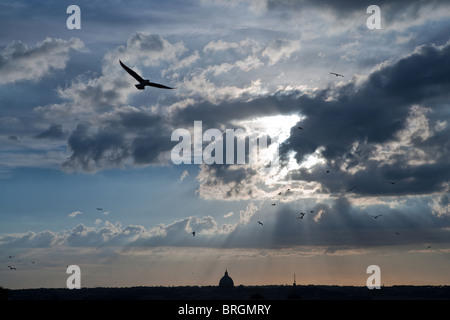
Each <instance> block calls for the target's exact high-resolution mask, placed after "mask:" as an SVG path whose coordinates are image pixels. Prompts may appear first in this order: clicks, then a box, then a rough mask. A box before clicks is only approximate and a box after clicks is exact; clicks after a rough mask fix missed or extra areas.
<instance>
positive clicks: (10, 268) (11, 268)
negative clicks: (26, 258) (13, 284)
mask: <svg viewBox="0 0 450 320" xmlns="http://www.w3.org/2000/svg"><path fill="white" fill-rule="evenodd" d="M8 268H9V270H17V269H16V268H13V267H11V266H8Z"/></svg>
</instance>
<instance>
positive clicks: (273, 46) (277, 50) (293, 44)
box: [262, 39, 300, 65]
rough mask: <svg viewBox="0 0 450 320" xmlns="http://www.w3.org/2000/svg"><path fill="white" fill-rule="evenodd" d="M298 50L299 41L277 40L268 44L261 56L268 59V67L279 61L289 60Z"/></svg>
mask: <svg viewBox="0 0 450 320" xmlns="http://www.w3.org/2000/svg"><path fill="white" fill-rule="evenodd" d="M299 50H300V40H288V39H277V40H274V41H272V42H271V43H269V45H268V46H267V47H266V48H265V49H264V51H263V52H262V56H263V57H267V58H269V65H274V64H276V63H277V62H279V61H281V60H285V59H289V58H290V57H291V55H292V54H293V53H294V52H297V51H299Z"/></svg>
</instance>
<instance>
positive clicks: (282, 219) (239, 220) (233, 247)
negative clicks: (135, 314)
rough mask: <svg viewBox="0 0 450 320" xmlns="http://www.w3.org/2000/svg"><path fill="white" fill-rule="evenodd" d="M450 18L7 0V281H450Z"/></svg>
mask: <svg viewBox="0 0 450 320" xmlns="http://www.w3.org/2000/svg"><path fill="white" fill-rule="evenodd" d="M72 4H76V5H78V7H79V8H80V20H79V22H80V29H74V28H68V24H67V22H68V20H69V22H70V21H72V20H71V17H72V11H69V13H67V8H68V7H69V6H70V5H72ZM374 4H375V5H377V6H378V7H379V9H380V11H379V13H380V14H379V21H380V28H369V26H370V23H369V24H368V22H370V21H373V20H372V19H378V17H377V16H376V14H375V13H374V12H373V11H369V13H368V12H367V8H368V7H369V6H370V5H374ZM69 25H70V24H69ZM449 35H450V3H448V2H447V1H418V0H412V1H411V0H408V1H385V0H379V1H370V2H369V1H348V0H345V1H331V0H315V1H310V0H282V1H272V0H261V1H256V0H236V1H225V0H199V1H194V0H188V1H164V2H161V1H158V2H157V1H127V2H125V1H119V0H117V1H109V2H107V3H105V2H101V1H77V3H73V2H68V1H39V2H37V1H36V2H30V1H4V0H1V1H0V222H1V223H0V286H3V287H6V288H11V289H16V288H41V287H48V288H53V287H55V288H64V287H66V280H67V278H68V277H69V274H67V273H66V270H67V266H69V265H78V266H79V267H80V270H81V285H82V286H83V287H130V286H197V285H198V286H207V285H217V284H218V282H219V280H220V278H221V277H222V275H223V273H224V271H225V270H228V273H229V275H230V276H231V277H232V278H233V280H234V283H235V284H236V285H240V284H242V285H272V284H292V282H293V278H294V274H295V275H296V282H297V284H317V285H319V284H323V285H355V286H365V285H366V280H367V278H368V277H369V276H370V274H368V273H367V272H366V271H367V268H368V266H370V265H377V266H379V267H380V271H381V283H382V284H383V285H449V284H450V274H449V272H448V270H449V267H450V198H449V197H450V194H449V193H450V160H449V159H450V139H449V137H450V104H449V101H450V100H449V98H450V76H449V74H450V36H449ZM119 59H120V60H121V61H122V62H123V63H125V64H126V65H127V66H129V67H130V68H132V69H133V70H135V71H136V72H138V73H139V74H140V75H141V76H142V77H143V78H144V79H150V81H152V82H156V83H161V84H164V85H167V86H171V87H176V89H173V90H165V89H159V88H154V87H146V88H145V90H137V89H136V87H135V84H137V81H136V80H135V79H133V78H132V77H131V76H130V75H129V74H128V73H126V71H125V70H124V69H123V68H122V67H121V66H120V64H119ZM331 72H334V73H338V74H340V75H342V76H335V75H333V74H331ZM198 124H201V126H200V127H199V125H198ZM233 134H234V135H235V136H236V138H235V140H234V139H233ZM255 137H257V138H258V140H254V138H255ZM227 138H228V139H227ZM251 141H256V142H257V143H259V144H258V145H259V147H255V145H254V144H252V143H251ZM240 142H243V144H239V143H240ZM264 142H265V143H266V145H264ZM242 146H244V147H243V148H242ZM252 146H253V147H252ZM191 147H192V148H191ZM199 150H200V151H199ZM240 156H241V157H243V159H244V160H245V161H244V162H242V161H238V158H239V157H240ZM180 158H181V159H183V160H184V161H183V162H182V163H179V162H181V161H179V162H177V161H176V159H180ZM227 159H228V161H227ZM253 160H254V161H253ZM259 222H260V223H259ZM194 231H195V235H193V232H194ZM8 266H11V267H14V268H16V270H14V269H11V268H9V267H8Z"/></svg>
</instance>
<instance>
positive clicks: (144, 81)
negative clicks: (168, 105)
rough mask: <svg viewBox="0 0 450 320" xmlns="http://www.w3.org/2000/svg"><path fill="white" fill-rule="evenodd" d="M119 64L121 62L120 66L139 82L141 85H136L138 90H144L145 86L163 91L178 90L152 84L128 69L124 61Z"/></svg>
mask: <svg viewBox="0 0 450 320" xmlns="http://www.w3.org/2000/svg"><path fill="white" fill-rule="evenodd" d="M119 62H120V65H121V66H122V68H124V69H125V71H126V72H128V73H129V74H130V75H131V76H132V77H133V78H135V79H136V80H137V81H138V82H139V84H136V85H135V86H136V88H138V89H139V90H144V89H145V86H150V87H156V88H161V89H176V88H171V87H168V86H165V85H162V84H159V83H154V82H150V80H148V79H143V78H142V77H141V76H140V75H138V74H137V73H136V72H134V71H133V70H131V69H130V68H128V67H127V66H126V65H124V64H123V62H122V61H120V60H119Z"/></svg>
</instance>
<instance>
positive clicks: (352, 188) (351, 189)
mask: <svg viewBox="0 0 450 320" xmlns="http://www.w3.org/2000/svg"><path fill="white" fill-rule="evenodd" d="M355 188H356V186H353V187H351V188H350V189H348V190H347V191H346V192H350V191H353V190H354V189H355Z"/></svg>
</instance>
